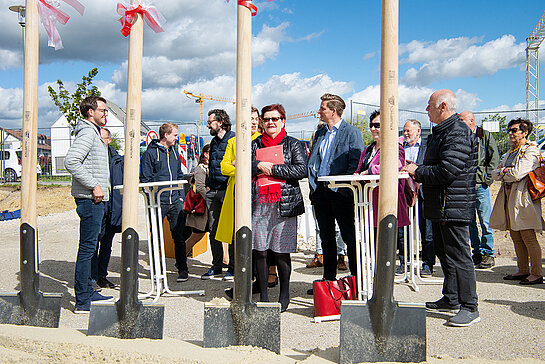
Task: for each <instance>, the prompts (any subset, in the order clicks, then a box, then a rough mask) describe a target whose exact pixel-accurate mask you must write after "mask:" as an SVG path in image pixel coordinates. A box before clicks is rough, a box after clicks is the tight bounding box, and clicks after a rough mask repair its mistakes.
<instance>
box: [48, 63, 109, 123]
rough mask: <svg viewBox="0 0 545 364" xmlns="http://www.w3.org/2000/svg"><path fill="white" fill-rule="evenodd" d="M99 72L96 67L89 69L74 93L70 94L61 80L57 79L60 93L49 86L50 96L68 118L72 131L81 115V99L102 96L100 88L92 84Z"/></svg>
mask: <svg viewBox="0 0 545 364" xmlns="http://www.w3.org/2000/svg"><path fill="white" fill-rule="evenodd" d="M97 73H98V69H97V68H96V67H95V68H93V69H92V70H90V71H89V73H88V75H87V76H83V77H82V78H81V82H80V83H78V84H77V85H76V86H77V87H76V91H75V92H74V93H73V94H69V92H68V90H66V88H65V87H64V83H63V82H62V81H61V80H57V86H58V88H59V92H58V93H57V91H55V90H54V89H53V87H51V86H49V87H48V91H49V96H51V99H53V102H54V103H55V105H57V107H58V108H59V110H60V112H62V113H63V115H64V116H65V117H66V119H67V120H68V125H70V130H71V131H72V132H73V131H74V128H75V127H76V123H77V118H78V117H80V112H79V104H80V103H81V101H82V100H83V99H84V98H86V97H87V96H100V91H99V90H98V88H97V87H96V86H95V85H92V83H93V78H94V77H95V76H96V75H97Z"/></svg>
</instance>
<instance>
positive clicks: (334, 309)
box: [312, 276, 357, 322]
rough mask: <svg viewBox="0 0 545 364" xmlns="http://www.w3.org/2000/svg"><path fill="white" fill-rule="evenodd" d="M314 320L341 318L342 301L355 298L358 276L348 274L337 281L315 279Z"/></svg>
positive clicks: (313, 285) (313, 286) (313, 284)
mask: <svg viewBox="0 0 545 364" xmlns="http://www.w3.org/2000/svg"><path fill="white" fill-rule="evenodd" d="M312 289H313V292H314V322H321V321H331V320H338V319H340V318H341V301H342V300H355V299H357V298H356V278H355V277H354V276H346V277H343V278H341V279H338V280H336V281H314V283H312Z"/></svg>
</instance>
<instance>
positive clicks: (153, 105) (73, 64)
mask: <svg viewBox="0 0 545 364" xmlns="http://www.w3.org/2000/svg"><path fill="white" fill-rule="evenodd" d="M18 1H19V2H20V3H24V1H23V0H0V9H1V10H0V21H1V22H2V23H3V24H4V26H3V28H4V29H5V30H4V31H3V32H2V34H0V96H1V97H0V126H2V127H8V128H19V127H20V118H21V108H22V92H21V87H22V79H23V74H22V61H23V60H22V54H21V50H22V40H21V29H20V27H19V25H18V24H17V17H16V15H15V14H14V13H12V12H10V11H9V10H7V7H8V6H9V5H13V4H16V3H18ZM80 2H81V3H82V4H83V5H85V6H86V10H85V14H84V16H83V17H81V16H80V15H79V14H78V13H77V12H76V11H74V10H73V9H72V8H71V7H69V6H68V5H67V4H65V3H64V2H61V9H62V10H64V11H65V12H67V13H68V14H69V15H71V19H70V20H69V22H68V24H66V25H59V26H58V30H59V32H60V34H61V37H62V39H63V43H64V47H65V48H64V49H62V50H59V51H55V50H54V49H53V48H50V47H47V39H46V33H45V30H44V28H43V27H42V26H40V69H39V84H40V90H39V126H40V128H45V127H48V126H50V125H51V123H52V122H54V121H55V120H56V119H57V118H58V117H59V116H60V113H59V112H58V110H57V109H56V107H55V106H54V104H53V102H52V101H51V100H50V98H49V96H48V95H47V85H49V84H51V83H53V82H55V80H57V79H59V78H60V79H62V80H63V81H64V82H65V84H66V85H67V86H68V87H71V86H72V85H74V84H75V83H77V82H79V81H80V80H81V76H82V75H83V74H86V73H87V72H88V71H89V70H90V69H91V68H92V67H98V68H99V74H98V76H97V77H96V82H95V83H96V84H97V85H98V86H99V88H100V89H101V91H102V92H103V95H104V96H106V97H107V98H108V99H111V100H112V101H114V102H116V103H117V104H119V105H120V106H122V107H124V106H125V102H126V101H125V88H126V86H125V83H126V58H127V44H128V41H127V39H126V38H124V37H123V36H122V35H121V33H120V32H119V30H120V24H119V23H118V22H117V18H118V16H117V14H116V12H115V4H116V2H115V1H110V0H94V1H90V0H80ZM235 3H236V2H235V1H231V2H230V3H226V1H225V0H208V1H203V0H200V1H194V0H192V1H189V0H178V1H172V0H155V1H154V4H155V5H156V7H157V8H158V9H159V11H161V12H162V14H163V15H164V16H165V18H166V19H167V23H166V24H165V26H164V29H165V33H161V34H155V33H153V32H152V31H151V30H150V29H146V30H145V40H144V42H145V44H144V57H145V58H144V62H143V64H144V84H143V86H144V92H143V97H142V117H143V119H148V120H150V119H153V120H179V121H194V120H197V119H198V118H199V109H198V106H197V105H196V104H195V103H194V101H193V100H189V99H187V98H185V96H184V94H183V90H184V89H187V90H189V91H192V92H195V93H199V92H202V93H205V94H211V95H216V96H224V97H234V96H235V51H236V50H235V47H236V27H235V25H236V6H235ZM254 3H255V4H256V5H257V6H258V8H259V12H258V15H257V16H255V17H253V36H254V41H253V47H254V49H253V51H254V67H253V75H252V76H253V85H254V88H253V103H254V104H255V105H257V106H258V107H261V106H263V105H266V104H270V103H276V102H280V103H283V104H284V106H285V107H286V110H287V113H288V114H296V113H301V112H306V111H310V110H315V109H316V108H317V107H318V104H319V97H320V95H321V94H323V93H325V92H332V93H337V94H340V95H342V96H343V97H344V98H345V100H354V101H360V102H365V103H378V99H379V87H378V84H379V76H380V16H381V14H380V12H381V9H380V7H381V2H380V1H364V0H361V1H346V2H337V1H322V0H314V1H310V0H297V1H295V0H274V1H273V2H266V1H264V0H261V1H255V2H254ZM544 11H545V3H543V1H542V0H525V1H514V0H513V1H492V0H480V1H457V2H447V1H427V0H421V1H415V0H413V1H409V0H401V1H400V14H399V24H400V30H399V43H400V68H399V75H400V80H399V83H400V89H399V98H400V106H401V107H402V108H406V109H411V110H420V111H424V110H425V107H426V104H427V100H428V97H429V95H430V94H431V92H433V90H436V89H440V88H449V89H452V90H453V91H454V92H455V93H456V94H457V95H458V101H459V111H462V110H467V109H469V110H473V111H482V110H509V109H520V108H524V107H525V102H526V96H525V85H526V74H525V53H524V50H525V40H526V37H527V36H528V35H529V34H530V33H531V31H532V29H533V28H534V26H535V25H536V24H537V22H538V20H539V19H540V17H541V16H542V14H543V12H544ZM146 27H147V26H146ZM542 58H543V57H542ZM124 62H125V63H124ZM542 68H543V67H542ZM542 83H543V82H542ZM542 93H543V92H542ZM215 107H221V108H225V109H227V110H228V112H229V113H230V114H231V115H232V117H233V119H234V112H235V111H234V107H233V106H232V105H229V104H224V103H218V102H212V101H205V109H206V110H208V109H211V108H215ZM402 121H403V120H401V122H402ZM315 123H316V119H298V120H293V121H290V122H289V123H288V131H295V130H301V129H302V130H312V129H313V127H314V125H315ZM41 132H44V130H41Z"/></svg>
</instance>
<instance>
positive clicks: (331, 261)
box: [308, 94, 364, 294]
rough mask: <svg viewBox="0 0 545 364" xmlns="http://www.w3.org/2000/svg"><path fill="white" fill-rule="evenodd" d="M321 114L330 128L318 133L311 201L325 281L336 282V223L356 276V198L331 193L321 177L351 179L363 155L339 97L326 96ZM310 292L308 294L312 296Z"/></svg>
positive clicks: (310, 172)
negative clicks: (347, 176) (341, 176)
mask: <svg viewBox="0 0 545 364" xmlns="http://www.w3.org/2000/svg"><path fill="white" fill-rule="evenodd" d="M321 100H322V103H321V105H320V110H319V111H318V114H319V115H320V120H321V121H322V122H324V123H326V125H327V127H325V128H321V129H320V130H318V131H317V132H316V133H315V135H314V139H313V143H312V150H311V152H310V156H309V160H308V180H309V185H310V201H311V203H312V204H313V205H314V211H315V214H316V220H317V221H318V226H319V228H320V238H321V239H322V249H323V259H324V276H323V277H324V279H326V280H330V281H332V280H336V276H337V245H336V240H335V221H337V224H338V225H339V229H340V232H341V236H342V238H343V240H344V242H345V243H346V247H347V253H348V260H349V267H350V272H351V273H352V275H354V276H355V275H356V232H355V225H354V198H353V196H352V191H351V190H349V189H347V188H340V189H335V190H333V189H330V188H329V187H328V184H327V183H324V182H318V177H322V176H333V175H351V174H353V173H354V171H356V168H357V167H358V162H359V159H360V155H361V153H362V151H363V148H364V145H363V139H362V137H361V133H360V131H359V130H358V129H357V128H356V127H354V126H352V125H350V124H348V123H347V122H346V121H345V120H343V119H342V114H343V111H344V109H345V107H346V104H345V102H344V101H343V99H342V98H340V97H339V96H337V95H332V94H324V95H323V96H322V97H321ZM310 293H311V292H310V291H309V294H310Z"/></svg>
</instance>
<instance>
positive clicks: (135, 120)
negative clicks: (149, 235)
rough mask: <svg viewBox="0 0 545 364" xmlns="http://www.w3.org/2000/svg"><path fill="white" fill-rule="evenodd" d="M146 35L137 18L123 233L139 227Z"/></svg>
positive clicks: (129, 75)
mask: <svg viewBox="0 0 545 364" xmlns="http://www.w3.org/2000/svg"><path fill="white" fill-rule="evenodd" d="M134 2H135V1H134V0H133V3H134ZM143 35H144V22H143V21H142V16H141V15H140V14H136V22H135V23H134V25H133V26H132V28H131V33H130V35H129V59H128V70H127V109H126V110H127V113H126V117H125V167H124V170H123V173H124V174H123V175H124V178H123V222H122V224H123V228H122V230H123V231H125V230H126V229H127V228H129V227H131V228H134V229H136V228H137V226H138V213H137V212H138V181H139V164H140V123H141V115H142V112H141V97H142V53H143V43H144V42H143Z"/></svg>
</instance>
